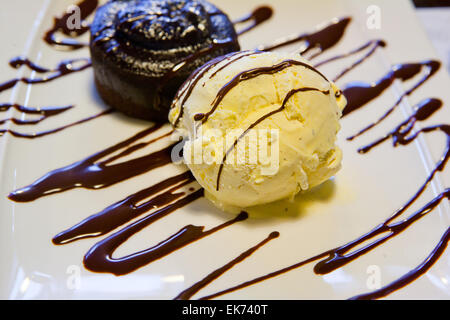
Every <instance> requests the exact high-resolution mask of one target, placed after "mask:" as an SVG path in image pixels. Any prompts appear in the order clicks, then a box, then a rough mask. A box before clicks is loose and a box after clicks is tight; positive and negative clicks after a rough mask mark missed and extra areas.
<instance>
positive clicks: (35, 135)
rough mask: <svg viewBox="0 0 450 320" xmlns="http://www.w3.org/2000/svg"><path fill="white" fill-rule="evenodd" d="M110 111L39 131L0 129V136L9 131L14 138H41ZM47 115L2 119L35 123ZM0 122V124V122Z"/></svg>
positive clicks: (110, 110) (110, 111) (21, 122)
mask: <svg viewBox="0 0 450 320" xmlns="http://www.w3.org/2000/svg"><path fill="white" fill-rule="evenodd" d="M54 110H55V109H54ZM66 110H67V109H60V110H59V112H58V113H61V112H63V111H66ZM112 112H114V110H113V109H106V110H104V111H102V112H100V113H97V114H95V115H93V116H89V117H87V118H83V119H81V120H78V121H75V122H72V123H68V124H66V125H63V126H61V127H57V128H55V129H50V130H45V131H40V132H35V133H22V132H18V131H15V130H11V129H0V137H1V136H3V135H4V134H5V133H9V134H10V135H12V136H14V137H16V138H23V139H35V138H42V137H45V136H48V135H50V134H53V133H57V132H60V131H63V130H65V129H67V128H70V127H74V126H76V125H79V124H82V123H85V122H88V121H91V120H94V119H97V118H99V117H101V116H104V115H107V114H110V113H112ZM58 113H53V115H55V114H58ZM48 117H49V116H43V117H41V118H39V119H37V120H17V119H14V118H11V119H5V120H3V121H5V122H6V121H7V120H12V122H13V123H16V124H19V125H20V124H22V125H23V124H37V123H39V122H41V121H42V120H44V119H46V118H48ZM0 124H1V122H0Z"/></svg>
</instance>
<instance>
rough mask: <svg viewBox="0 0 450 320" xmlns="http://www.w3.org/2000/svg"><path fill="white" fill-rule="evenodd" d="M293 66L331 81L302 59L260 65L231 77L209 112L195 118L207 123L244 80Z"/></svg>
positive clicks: (199, 114)
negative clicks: (230, 92)
mask: <svg viewBox="0 0 450 320" xmlns="http://www.w3.org/2000/svg"><path fill="white" fill-rule="evenodd" d="M292 66H302V67H304V68H306V69H309V70H311V71H313V72H315V73H316V74H318V75H319V76H320V77H322V78H323V79H325V81H327V82H329V81H328V79H327V78H326V77H325V76H324V75H323V74H322V73H321V72H320V71H319V70H317V69H315V68H314V67H312V66H310V65H309V64H306V63H304V62H301V61H297V60H290V59H289V60H284V61H282V62H280V63H278V64H276V65H273V66H270V67H260V68H254V69H250V70H246V71H242V72H240V73H239V74H237V75H236V76H235V77H234V78H233V79H231V80H230V81H229V82H228V83H227V84H225V85H224V86H223V87H222V88H221V89H220V90H219V92H218V93H217V95H216V98H215V99H214V101H213V102H212V108H211V110H210V111H208V112H207V113H197V114H196V115H194V120H196V121H200V120H202V123H205V122H206V121H208V118H209V117H210V116H211V115H212V114H213V113H214V112H215V111H216V109H217V107H218V106H219V104H220V103H221V102H222V100H223V98H225V96H226V95H227V93H228V92H229V91H230V90H231V89H233V88H234V87H236V86H237V85H238V84H239V83H241V82H243V81H247V80H250V79H253V78H256V77H259V76H261V75H267V74H275V73H278V72H280V71H282V70H284V69H286V68H290V67H292Z"/></svg>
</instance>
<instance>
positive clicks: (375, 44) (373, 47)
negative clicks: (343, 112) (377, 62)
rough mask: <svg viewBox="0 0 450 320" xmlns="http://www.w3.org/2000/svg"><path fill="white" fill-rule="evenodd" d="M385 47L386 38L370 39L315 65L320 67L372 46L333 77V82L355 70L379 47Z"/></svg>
mask: <svg viewBox="0 0 450 320" xmlns="http://www.w3.org/2000/svg"><path fill="white" fill-rule="evenodd" d="M380 47H381V48H384V47H386V42H385V41H384V40H370V41H368V42H366V43H365V44H363V45H362V46H361V47H358V48H356V49H354V50H351V51H349V52H346V53H343V54H339V55H336V56H334V57H331V58H328V59H326V60H324V61H322V62H319V63H317V64H315V65H314V67H316V68H318V67H320V66H323V65H324V64H327V63H329V62H332V61H335V60H338V59H343V58H346V57H349V56H352V55H355V54H357V53H359V52H361V51H364V50H365V49H367V48H370V49H369V50H368V51H367V53H366V54H365V55H363V56H362V57H361V58H360V59H358V60H357V61H355V62H354V63H352V65H351V66H349V67H347V68H345V69H344V70H342V71H341V72H340V73H339V74H338V75H337V76H335V77H334V78H333V80H332V81H333V82H336V81H338V80H339V79H340V78H342V77H343V76H344V75H345V74H347V73H348V72H349V71H351V70H353V69H354V68H356V67H357V66H358V65H360V64H361V63H363V62H364V61H365V60H366V59H368V58H369V57H370V56H371V55H373V54H374V53H375V51H376V50H377V48H380Z"/></svg>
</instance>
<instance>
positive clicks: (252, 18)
mask: <svg viewBox="0 0 450 320" xmlns="http://www.w3.org/2000/svg"><path fill="white" fill-rule="evenodd" d="M272 15H273V9H272V8H271V7H269V6H261V7H257V8H256V9H255V10H253V11H252V12H251V13H249V14H247V15H245V16H243V17H242V18H239V19H237V20H234V21H233V24H234V25H235V26H236V25H239V24H242V23H245V22H251V24H250V25H249V26H248V27H246V28H244V29H242V30H240V31H239V32H238V35H242V34H244V33H247V32H248V31H250V30H252V29H254V28H256V27H257V26H259V25H260V24H261V23H263V22H265V21H267V20H269V19H270V18H271V17H272Z"/></svg>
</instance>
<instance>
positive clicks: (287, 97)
mask: <svg viewBox="0 0 450 320" xmlns="http://www.w3.org/2000/svg"><path fill="white" fill-rule="evenodd" d="M308 91H317V92H320V93H323V94H327V95H328V94H330V91H329V90H326V91H324V90H320V89H317V88H311V87H304V88H299V89H292V90H291V91H289V92H288V93H287V94H286V97H284V99H283V103H282V104H281V107H279V108H278V109H276V110H273V111H271V112H269V113H267V114H265V115H263V116H262V117H260V118H259V119H257V120H256V121H255V122H253V123H252V124H251V125H250V126H249V127H248V128H247V129H245V131H244V132H243V133H242V134H241V135H240V136H239V137H238V138H237V139H236V140H235V141H234V142H233V145H232V146H231V147H230V148H229V149H228V150H227V152H226V153H225V155H224V157H223V159H222V162H221V163H220V166H219V172H218V173H217V180H216V190H219V186H220V177H221V174H222V170H223V165H224V163H225V161H226V159H227V157H228V154H229V153H230V152H231V151H233V149H234V148H235V147H236V145H237V144H238V142H239V141H240V140H241V139H242V138H243V137H244V136H245V135H246V134H247V133H248V132H249V131H250V130H251V129H253V128H254V127H256V126H257V125H258V124H260V123H261V122H263V121H264V120H265V119H267V118H269V117H271V116H273V115H274V114H277V113H279V112H281V111H283V110H284V109H285V108H286V103H287V102H288V101H289V99H290V98H291V97H292V96H293V95H294V94H296V93H298V92H308Z"/></svg>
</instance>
